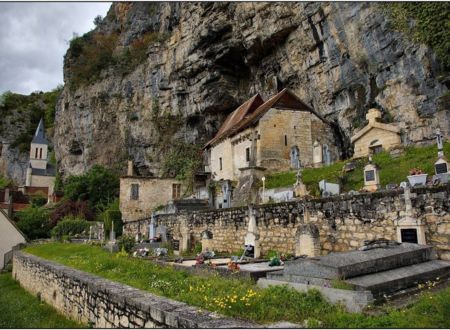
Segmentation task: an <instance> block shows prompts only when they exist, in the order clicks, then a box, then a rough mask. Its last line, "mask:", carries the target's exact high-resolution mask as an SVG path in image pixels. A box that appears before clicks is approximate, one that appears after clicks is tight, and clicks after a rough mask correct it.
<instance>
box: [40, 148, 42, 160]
mask: <svg viewBox="0 0 450 330" xmlns="http://www.w3.org/2000/svg"><path fill="white" fill-rule="evenodd" d="M39 159H42V148H39Z"/></svg>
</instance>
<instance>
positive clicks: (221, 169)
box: [204, 89, 339, 181]
mask: <svg viewBox="0 0 450 330" xmlns="http://www.w3.org/2000/svg"><path fill="white" fill-rule="evenodd" d="M204 149H205V152H206V154H207V159H208V165H209V166H208V167H209V170H210V172H211V174H212V178H213V179H214V180H216V181H218V180H232V181H235V180H238V179H239V177H240V176H241V173H242V170H243V169H246V168H248V167H251V166H256V167H260V168H263V169H264V170H265V171H266V172H278V171H286V170H289V169H295V168H297V165H298V160H299V161H300V163H301V166H321V165H322V164H324V163H331V162H332V161H333V160H336V159H338V158H339V157H338V150H337V148H336V147H335V143H334V136H333V132H332V129H331V127H330V125H329V124H328V123H327V122H326V121H325V119H323V118H322V117H321V116H320V115H319V114H318V113H317V112H315V111H314V110H313V109H312V108H311V107H309V106H308V105H306V104H305V103H304V102H303V101H302V100H300V99H299V98H298V97H297V96H296V95H295V94H294V93H292V92H291V91H290V90H288V89H283V90H282V91H281V92H279V93H278V94H276V95H275V96H273V97H271V98H270V99H269V100H267V101H266V102H265V101H264V100H263V99H262V97H261V96H260V95H259V94H256V95H255V96H253V97H252V98H251V99H249V100H247V101H246V102H245V103H243V104H242V105H241V106H240V107H238V108H237V109H236V110H235V111H233V112H232V113H231V114H229V115H228V117H227V118H226V120H225V122H224V123H223V124H222V126H221V127H220V129H219V131H218V132H217V134H216V135H215V136H214V138H213V139H212V140H210V141H209V142H208V143H207V144H206V145H205V147H204Z"/></svg>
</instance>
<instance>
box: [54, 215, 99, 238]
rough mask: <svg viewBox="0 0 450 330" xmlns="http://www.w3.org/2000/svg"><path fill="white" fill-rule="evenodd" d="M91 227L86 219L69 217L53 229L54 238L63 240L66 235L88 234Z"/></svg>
mask: <svg viewBox="0 0 450 330" xmlns="http://www.w3.org/2000/svg"><path fill="white" fill-rule="evenodd" d="M90 226H91V224H90V223H89V222H88V221H86V220H84V219H81V218H77V217H73V216H67V217H65V218H64V219H63V220H62V221H60V222H59V223H58V224H57V225H56V226H55V227H54V228H53V229H52V237H56V238H61V237H63V236H64V235H69V236H74V235H77V234H83V233H87V231H89V227H90Z"/></svg>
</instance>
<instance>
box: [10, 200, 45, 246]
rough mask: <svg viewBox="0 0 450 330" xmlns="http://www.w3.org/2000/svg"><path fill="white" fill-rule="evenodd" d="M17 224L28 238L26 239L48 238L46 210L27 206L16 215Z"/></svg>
mask: <svg viewBox="0 0 450 330" xmlns="http://www.w3.org/2000/svg"><path fill="white" fill-rule="evenodd" d="M17 217H18V218H19V222H18V223H17V226H18V227H19V229H20V230H21V231H22V232H23V233H24V234H25V235H26V236H27V237H28V239H30V240H33V239H38V238H48V237H50V226H49V222H48V212H47V210H45V209H43V208H41V207H36V206H29V207H27V208H24V209H23V210H21V211H19V212H18V213H17Z"/></svg>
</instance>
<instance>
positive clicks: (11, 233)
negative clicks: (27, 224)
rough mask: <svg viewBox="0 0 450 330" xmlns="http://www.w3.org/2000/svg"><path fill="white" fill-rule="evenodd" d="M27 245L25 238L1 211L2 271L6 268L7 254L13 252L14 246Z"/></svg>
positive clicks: (0, 264)
mask: <svg viewBox="0 0 450 330" xmlns="http://www.w3.org/2000/svg"><path fill="white" fill-rule="evenodd" d="M20 243H25V237H23V236H22V234H21V233H20V232H19V231H18V230H17V228H16V227H14V225H13V224H12V223H11V222H10V220H8V218H7V215H6V214H5V213H4V212H3V211H2V210H0V269H2V268H3V267H4V266H5V264H4V263H5V259H4V258H5V253H7V252H9V251H11V250H12V248H13V246H16V245H17V244H20Z"/></svg>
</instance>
